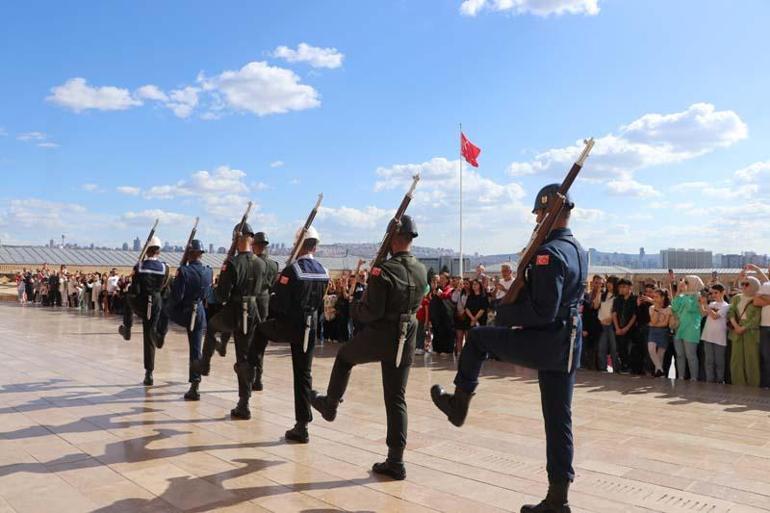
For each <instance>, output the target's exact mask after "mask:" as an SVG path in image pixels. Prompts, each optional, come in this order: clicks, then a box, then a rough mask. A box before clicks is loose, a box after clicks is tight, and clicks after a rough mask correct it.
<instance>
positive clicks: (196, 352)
mask: <svg viewBox="0 0 770 513" xmlns="http://www.w3.org/2000/svg"><path fill="white" fill-rule="evenodd" d="M201 308H202V307H201ZM205 332H206V317H205V316H204V315H203V312H202V311H200V310H199V311H198V318H197V319H196V320H195V328H194V329H193V330H192V331H190V327H189V326H188V327H187V344H188V345H189V346H190V377H189V381H190V383H200V381H201V375H200V374H199V373H197V372H193V369H192V364H193V362H194V361H196V360H200V359H201V357H202V355H203V354H202V348H201V345H202V343H203V334H204V333H205Z"/></svg>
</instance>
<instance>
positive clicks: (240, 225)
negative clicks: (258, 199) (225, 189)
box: [222, 201, 254, 269]
mask: <svg viewBox="0 0 770 513" xmlns="http://www.w3.org/2000/svg"><path fill="white" fill-rule="evenodd" d="M252 206H254V203H252V202H251V201H249V204H248V205H246V211H245V212H244V213H243V217H241V222H240V223H238V226H236V227H235V229H234V230H233V241H232V242H231V243H230V249H228V250H227V256H226V257H225V261H224V263H223V264H222V269H224V267H225V265H227V263H228V262H229V261H230V260H232V259H233V257H234V256H235V252H236V250H237V249H238V238H239V237H240V236H241V231H242V230H243V225H244V224H246V222H247V221H248V220H249V213H251V207H252Z"/></svg>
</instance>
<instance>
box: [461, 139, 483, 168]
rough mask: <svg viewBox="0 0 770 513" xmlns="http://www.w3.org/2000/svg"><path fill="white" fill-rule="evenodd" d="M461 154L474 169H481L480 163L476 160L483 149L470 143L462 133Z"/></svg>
mask: <svg viewBox="0 0 770 513" xmlns="http://www.w3.org/2000/svg"><path fill="white" fill-rule="evenodd" d="M460 153H461V154H462V156H463V158H464V159H465V161H466V162H467V163H468V164H470V165H471V166H473V167H479V162H478V160H476V159H478V158H479V155H480V154H481V148H479V147H478V146H475V145H474V144H473V143H472V142H470V141H469V140H468V138H467V137H465V134H464V133H462V132H460Z"/></svg>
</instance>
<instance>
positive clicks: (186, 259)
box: [179, 217, 199, 267]
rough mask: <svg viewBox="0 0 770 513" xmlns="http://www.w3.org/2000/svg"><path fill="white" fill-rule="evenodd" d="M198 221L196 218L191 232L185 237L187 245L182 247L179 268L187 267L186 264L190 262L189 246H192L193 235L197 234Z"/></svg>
mask: <svg viewBox="0 0 770 513" xmlns="http://www.w3.org/2000/svg"><path fill="white" fill-rule="evenodd" d="M198 219H199V218H197V217H196V218H195V224H194V225H193V227H192V230H190V236H189V237H187V244H185V246H184V253H182V259H181V260H180V261H179V267H182V266H183V265H187V262H189V261H190V244H192V241H193V239H194V238H195V234H196V233H198Z"/></svg>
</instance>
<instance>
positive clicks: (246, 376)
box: [232, 316, 257, 401]
mask: <svg viewBox="0 0 770 513" xmlns="http://www.w3.org/2000/svg"><path fill="white" fill-rule="evenodd" d="M256 329H257V322H256V318H255V317H251V316H250V317H249V318H248V326H247V330H246V333H244V332H243V326H241V325H240V323H238V326H237V328H236V330H235V331H234V332H233V334H232V335H233V340H234V342H235V365H234V366H233V369H234V370H235V374H236V376H238V397H239V398H240V399H241V400H246V401H248V400H249V398H250V397H251V384H252V383H253V382H254V368H253V367H252V366H251V364H250V363H249V351H250V350H251V342H252V340H253V338H254V333H255V332H256Z"/></svg>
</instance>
